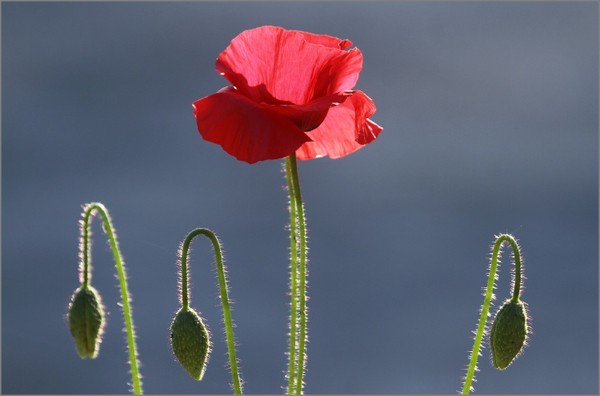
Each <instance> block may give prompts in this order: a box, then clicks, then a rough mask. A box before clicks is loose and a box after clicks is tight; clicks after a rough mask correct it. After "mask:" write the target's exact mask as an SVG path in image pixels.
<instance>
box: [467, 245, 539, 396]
mask: <svg viewBox="0 0 600 396" xmlns="http://www.w3.org/2000/svg"><path fill="white" fill-rule="evenodd" d="M504 245H509V246H510V247H511V248H512V257H513V262H514V272H513V280H512V282H513V292H512V297H511V298H510V299H508V300H506V302H505V303H504V304H503V306H502V307H501V308H500V309H499V310H498V311H497V313H496V314H495V315H494V321H493V324H492V327H491V331H490V337H489V341H490V349H491V353H492V365H493V366H494V367H495V368H497V369H499V370H504V369H506V368H507V367H508V366H509V365H510V364H511V363H512V362H513V361H514V360H515V359H516V358H517V357H518V356H519V355H520V354H521V353H522V351H523V347H524V346H525V345H526V344H527V336H528V334H529V325H528V314H527V304H526V303H524V302H523V301H521V300H520V297H519V296H520V293H521V284H522V267H523V265H522V258H521V250H520V247H519V244H518V243H517V240H516V239H515V238H514V237H513V236H512V235H509V234H501V235H498V236H497V237H496V241H495V243H494V245H493V247H492V258H491V261H490V269H489V274H488V283H487V288H486V291H485V295H484V301H483V306H482V307H481V315H480V318H479V325H478V326H477V332H476V333H475V341H474V343H473V349H472V350H471V356H470V360H469V367H468V369H467V375H466V377H465V382H464V385H463V389H462V394H463V395H468V394H469V393H470V392H472V391H473V388H472V387H471V384H472V382H473V381H474V377H475V371H477V359H478V357H479V350H480V348H481V341H482V339H483V336H484V334H485V332H486V323H487V318H488V314H489V310H490V305H491V303H492V299H493V298H494V296H493V292H494V288H495V284H494V281H495V279H496V272H497V271H496V270H497V268H498V264H499V261H500V254H501V248H502V247H503V246H504Z"/></svg>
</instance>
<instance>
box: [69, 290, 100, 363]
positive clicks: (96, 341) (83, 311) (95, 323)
mask: <svg viewBox="0 0 600 396" xmlns="http://www.w3.org/2000/svg"><path fill="white" fill-rule="evenodd" d="M68 321H69V328H70V330H71V335H72V336H73V339H74V340H75V346H76V347H77V353H78V354H79V356H80V357H81V358H82V359H85V358H87V357H89V358H91V359H94V358H95V357H96V356H97V355H98V349H99V347H100V342H101V341H102V333H103V331H104V322H105V321H104V307H103V306H102V300H101V299H100V295H99V294H98V292H97V291H96V289H94V288H93V287H91V286H87V287H80V288H78V289H77V290H75V293H73V297H71V303H70V304H69V312H68Z"/></svg>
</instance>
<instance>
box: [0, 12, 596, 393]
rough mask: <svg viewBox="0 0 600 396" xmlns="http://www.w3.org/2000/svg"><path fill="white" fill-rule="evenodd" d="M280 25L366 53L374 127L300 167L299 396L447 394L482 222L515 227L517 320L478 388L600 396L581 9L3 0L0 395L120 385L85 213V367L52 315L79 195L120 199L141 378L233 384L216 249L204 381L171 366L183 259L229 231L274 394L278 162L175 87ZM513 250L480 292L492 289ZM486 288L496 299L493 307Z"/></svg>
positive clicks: (281, 348)
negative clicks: (220, 131)
mask: <svg viewBox="0 0 600 396" xmlns="http://www.w3.org/2000/svg"><path fill="white" fill-rule="evenodd" d="M265 24H273V25H279V26H283V27H285V28H288V29H300V30H306V31H311V32H315V33H324V34H330V35H334V36H338V37H341V38H348V39H350V40H352V41H353V42H354V44H355V45H356V46H357V47H359V48H360V49H361V50H362V52H363V54H364V59H365V61H364V69H363V72H362V74H361V78H360V80H359V83H358V86H357V88H358V89H362V90H364V91H365V92H366V93H367V94H368V95H369V96H371V97H372V98H373V99H374V101H375V103H376V105H377V107H378V111H377V113H376V114H375V116H374V117H372V118H373V119H374V120H375V121H376V122H377V123H379V124H381V125H382V126H383V127H384V128H385V130H384V131H383V133H382V134H381V135H380V137H379V139H378V140H377V141H375V142H374V143H372V144H371V145H369V146H367V147H365V148H363V149H362V150H360V151H359V152H357V153H355V154H353V155H351V156H348V157H346V158H343V159H339V160H334V161H333V160H329V159H320V160H314V161H308V162H301V163H300V177H301V181H302V188H303V193H304V198H305V203H306V207H307V213H308V225H309V237H310V279H309V282H310V283H309V288H310V301H309V307H310V329H309V331H310V333H309V337H310V343H309V346H308V357H309V359H308V374H307V376H306V382H307V385H306V392H307V393H455V392H457V391H458V390H459V389H460V388H461V378H462V377H463V375H464V373H465V368H466V365H467V359H468V351H469V350H470V348H471V346H472V335H471V332H472V331H473V330H474V329H475V325H476V322H477V320H478V310H479V307H480V305H481V303H482V296H481V289H482V287H483V286H484V285H485V282H486V279H487V278H486V273H487V266H488V257H489V256H488V255H489V249H490V245H491V243H492V241H493V236H494V234H497V233H501V232H511V233H514V235H515V236H516V237H517V238H518V239H519V240H520V242H521V244H522V246H523V252H524V255H525V260H526V268H525V274H526V276H527V278H528V279H527V282H526V287H525V290H524V292H523V294H522V297H523V299H524V300H525V301H526V302H527V303H528V304H529V307H530V312H531V315H532V317H533V322H532V324H533V335H532V336H531V340H530V345H529V347H528V348H527V350H526V352H525V354H524V355H523V356H522V357H521V358H520V359H518V360H517V361H516V362H515V363H514V364H513V366H511V367H510V368H509V369H508V370H506V371H505V372H499V371H496V370H494V369H493V368H492V367H491V365H490V363H489V360H490V359H489V350H488V349H487V348H486V349H485V350H484V351H483V356H482V357H481V358H480V362H479V367H480V372H479V374H478V375H477V380H478V382H477V383H476V384H475V387H476V391H477V393H598V4H597V3H595V2H583V3H581V2H580V3H576V2H573V3H571V2H569V3H556V2H552V3H537V2H536V3H518V2H517V3H515V2H504V3H470V2H467V3H430V2H427V3H406V2H402V3H394V2H369V3H367V2H352V3H343V2H331V3H316V2H309V3H285V4H284V3H272V2H266V3H247V2H243V3H210V2H199V3H193V2H192V3H10V2H3V3H2V231H3V232H2V392H3V393H50V394H52V393H127V392H128V391H129V386H128V385H127V382H128V381H129V374H128V364H127V356H126V348H125V342H124V335H123V333H122V328H123V324H122V319H121V312H120V310H119V308H118V305H117V303H118V302H119V298H118V296H119V292H118V289H117V287H116V285H117V281H116V279H115V275H114V274H115V270H114V264H113V261H112V256H111V254H110V251H109V249H108V247H107V243H106V238H105V236H104V234H103V233H102V231H101V228H100V226H99V225H98V224H95V225H94V232H95V240H94V243H95V244H94V249H93V260H94V263H95V267H94V271H93V284H94V285H95V287H96V288H97V289H98V290H99V291H100V292H101V294H102V296H103V298H104V302H105V304H106V306H107V309H108V311H110V314H109V317H108V327H107V331H106V334H105V337H104V341H103V343H102V346H101V351H100V355H99V357H98V358H97V359H96V360H93V361H90V360H86V361H82V360H80V359H79V357H78V356H77V354H76V352H75V347H74V345H73V342H72V340H71V336H70V334H69V331H68V328H67V325H66V322H65V319H64V315H65V313H66V310H67V304H68V301H69V298H70V296H71V293H72V292H73V290H74V289H75V288H76V287H78V275H77V266H78V264H77V241H78V233H79V230H78V221H79V219H80V210H81V205H82V204H84V203H86V202H90V201H101V202H103V203H104V204H105V205H106V206H107V207H108V208H109V211H110V213H111V214H112V216H113V221H114V224H115V226H116V228H117V232H118V234H119V236H120V244H121V249H122V251H123V254H124V256H125V260H126V263H127V265H128V272H129V275H130V289H131V292H132V294H133V306H134V315H135V316H134V320H135V324H136V327H137V329H138V346H139V352H140V358H141V360H142V367H141V371H142V374H143V376H144V390H145V391H146V392H147V393H230V387H229V385H228V384H229V382H230V378H229V374H228V372H227V371H226V360H227V356H226V348H225V343H224V338H225V337H224V333H223V330H222V326H221V319H220V315H221V314H220V307H219V300H218V298H217V295H218V290H217V287H216V280H215V271H214V265H213V258H212V252H211V249H210V245H209V243H208V242H206V241H202V240H198V241H195V242H194V244H193V246H192V248H193V249H194V256H193V258H192V261H191V269H192V283H193V289H192V305H193V306H194V307H196V308H197V309H198V310H199V311H201V312H202V314H203V316H204V317H205V318H206V320H207V322H208V325H209V326H210V328H211V330H212V334H213V340H214V351H213V353H212V356H211V360H210V363H209V367H208V370H207V373H206V376H205V378H204V380H203V381H202V382H199V383H198V382H195V381H193V380H191V379H190V378H189V377H188V375H187V374H186V373H185V372H184V371H183V370H182V369H181V368H180V367H179V365H178V363H176V362H175V361H174V358H173V357H172V354H171V352H170V349H169V344H168V327H169V324H170V321H171V319H172V317H173V314H174V312H175V311H176V310H177V308H178V303H177V295H176V291H177V274H176V251H177V247H178V243H179V242H180V241H181V240H182V239H183V238H184V236H185V235H186V233H187V232H188V231H190V230H192V229H193V228H195V227H199V226H202V227H209V228H211V229H213V230H215V231H216V232H217V234H218V235H219V236H220V237H221V238H222V241H223V243H224V248H225V252H226V258H227V262H228V267H229V278H230V285H231V297H232V298H233V299H234V300H235V310H234V312H233V317H234V320H235V322H236V323H237V332H236V337H237V340H238V343H239V348H238V354H239V355H238V356H239V358H240V360H241V369H242V373H243V377H244V379H245V381H246V388H245V390H246V392H248V393H281V392H282V387H283V385H284V374H283V373H284V371H285V368H286V356H285V352H286V350H287V335H286V333H287V319H288V318H287V315H288V298H287V296H286V293H287V283H288V234H287V232H286V230H285V226H286V224H287V220H288V217H287V216H288V215H287V202H286V193H285V190H284V184H285V182H284V177H283V174H282V173H281V162H282V161H268V162H262V163H258V164H256V165H248V164H246V163H242V162H238V161H236V160H235V159H234V158H232V157H230V156H229V155H227V154H226V153H225V152H224V151H223V150H222V149H221V148H220V147H219V146H216V145H214V144H211V143H207V142H205V141H203V140H202V139H201V138H200V136H199V134H198V132H197V130H196V126H195V121H194V117H193V114H192V106H191V104H192V102H193V101H194V100H196V99H198V98H200V97H203V96H206V95H209V94H211V93H213V92H215V91H216V90H218V89H220V88H222V87H224V86H226V85H227V82H226V81H225V80H224V79H222V78H221V77H220V76H219V75H218V74H217V73H216V72H215V71H214V61H215V59H216V57H217V55H218V54H219V52H220V51H222V50H223V49H224V48H225V47H226V46H227V45H228V43H229V41H230V40H231V39H232V38H233V37H235V36H236V35H237V34H238V33H239V32H241V31H242V30H244V29H248V28H252V27H256V26H260V25H265ZM509 274H510V271H509V265H508V260H505V263H504V265H503V266H502V267H501V268H500V275H499V276H500V279H499V282H498V289H497V292H496V294H497V296H498V301H497V302H501V301H502V300H504V299H505V298H506V297H508V295H509V286H510V275H509ZM497 306H498V304H496V307H497Z"/></svg>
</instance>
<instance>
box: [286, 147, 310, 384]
mask: <svg viewBox="0 0 600 396" xmlns="http://www.w3.org/2000/svg"><path fill="white" fill-rule="evenodd" d="M289 158H290V171H291V172H290V173H291V179H292V184H293V187H294V198H295V201H296V211H297V217H298V231H299V233H300V268H299V272H300V278H299V282H298V301H299V304H300V307H299V316H300V329H299V330H300V334H299V336H298V365H297V370H296V392H295V393H296V394H298V395H300V394H302V388H303V386H304V381H303V377H304V372H305V366H306V339H307V326H306V323H307V319H308V318H307V307H306V288H307V267H306V224H305V218H304V204H303V203H302V192H301V191H300V181H299V179H298V166H297V164H296V155H295V154H292V155H290V157H289ZM290 232H291V231H290Z"/></svg>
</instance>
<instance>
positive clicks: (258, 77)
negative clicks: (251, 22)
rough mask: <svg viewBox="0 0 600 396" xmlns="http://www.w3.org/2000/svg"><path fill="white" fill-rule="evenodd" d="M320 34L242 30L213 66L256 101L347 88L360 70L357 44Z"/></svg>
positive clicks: (293, 99)
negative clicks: (353, 44) (355, 45)
mask: <svg viewBox="0 0 600 396" xmlns="http://www.w3.org/2000/svg"><path fill="white" fill-rule="evenodd" d="M351 44H352V43H351V42H350V41H348V40H340V39H338V38H335V37H332V36H326V35H315V34H311V33H306V32H300V31H295V30H285V29H283V28H280V27H275V26H263V27H259V28H256V29H250V30H246V31H244V32H242V33H240V34H239V35H238V36H237V37H235V38H234V39H233V40H232V41H231V43H230V45H229V46H228V47H227V48H226V49H225V50H224V51H223V52H222V53H221V54H220V55H219V57H218V58H217V62H216V69H217V71H218V72H220V73H221V74H222V75H223V76H224V77H225V78H226V79H227V80H229V81H230V82H231V83H232V84H233V85H234V86H235V87H236V88H237V89H238V90H239V91H240V92H241V93H243V94H244V95H246V96H247V97H249V98H252V99H253V100H255V101H256V102H258V103H262V102H264V103H269V104H295V105H305V104H308V103H310V102H311V101H313V100H314V99H316V98H319V97H323V96H330V95H333V94H336V93H338V92H341V91H346V90H349V89H352V88H353V87H354V85H355V84H356V81H357V80H358V75H359V73H360V70H361V69H362V53H361V52H360V50H359V49H358V48H353V49H351V50H349V51H345V50H344V48H347V47H348V46H349V45H351Z"/></svg>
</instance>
